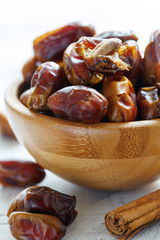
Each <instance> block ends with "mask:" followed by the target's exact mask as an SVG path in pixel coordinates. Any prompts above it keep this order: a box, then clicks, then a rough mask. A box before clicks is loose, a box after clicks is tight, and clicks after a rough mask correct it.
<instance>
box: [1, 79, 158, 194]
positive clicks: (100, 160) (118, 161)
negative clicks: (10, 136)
mask: <svg viewBox="0 0 160 240" xmlns="http://www.w3.org/2000/svg"><path fill="white" fill-rule="evenodd" d="M20 83H21V81H17V82H15V83H13V84H12V85H11V86H10V87H9V89H8V91H7V93H6V98H5V99H6V109H7V113H8V117H9V121H10V124H11V126H12V128H13V130H14V132H15V134H16V136H17V138H18V139H19V141H20V142H22V143H23V144H24V145H25V147H26V148H27V150H28V151H29V152H30V153H31V154H32V156H33V157H34V158H35V159H36V161H37V162H38V163H39V164H40V165H42V166H43V167H44V168H46V169H49V170H51V171H52V172H54V173H55V174H57V175H59V176H61V177H63V178H64V179H67V180H69V181H71V182H74V183H76V184H79V185H82V186H87V187H89V188H95V189H101V190H122V189H131V188H134V187H137V186H139V185H141V184H143V183H146V182H149V181H152V180H153V179H155V178H156V177H158V176H159V173H160V148H159V145H160V119H156V120H146V121H134V122H127V123H98V124H83V123H78V122H72V121H67V120H63V119H57V118H54V117H50V116H46V115H42V114H38V113H34V112H32V111H30V110H29V109H28V108H27V107H25V106H24V105H22V104H21V102H20V101H19V99H18V97H17V95H18V89H19V86H20Z"/></svg>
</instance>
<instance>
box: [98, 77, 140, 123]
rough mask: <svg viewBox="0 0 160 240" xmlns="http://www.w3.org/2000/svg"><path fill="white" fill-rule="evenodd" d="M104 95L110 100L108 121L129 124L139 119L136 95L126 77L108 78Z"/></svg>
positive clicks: (104, 83) (104, 85)
mask: <svg viewBox="0 0 160 240" xmlns="http://www.w3.org/2000/svg"><path fill="white" fill-rule="evenodd" d="M102 94H103V95H104V96H105V97H106V98H107V100H108V111H107V119H108V120H109V121H111V122H128V121H134V120H136V118H137V107H136V94H135V92H134V88H133V86H132V83H131V82H130V81H129V80H128V79H127V78H126V77H125V76H121V75H118V76H111V77H107V78H106V79H105V80H104V82H103V89H102Z"/></svg>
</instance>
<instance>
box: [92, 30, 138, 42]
mask: <svg viewBox="0 0 160 240" xmlns="http://www.w3.org/2000/svg"><path fill="white" fill-rule="evenodd" d="M95 37H96V38H103V39H107V38H119V39H121V40H122V42H125V41H128V40H134V41H137V40H138V37H137V36H136V35H135V33H134V32H133V31H128V32H122V31H106V32H103V33H100V34H98V35H95Z"/></svg>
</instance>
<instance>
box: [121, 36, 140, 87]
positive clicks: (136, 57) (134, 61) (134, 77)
mask: <svg viewBox="0 0 160 240" xmlns="http://www.w3.org/2000/svg"><path fill="white" fill-rule="evenodd" d="M123 45H127V46H130V49H128V51H127V52H126V53H125V54H124V57H125V60H124V61H125V62H126V63H127V64H129V65H130V66H131V69H130V71H128V72H126V73H125V76H126V77H127V78H128V79H129V80H130V81H131V83H132V84H133V87H134V88H137V87H139V86H140V84H141V77H142V57H141V54H140V51H139V48H138V45H137V42H136V41H133V40H128V41H126V42H124V43H123Z"/></svg>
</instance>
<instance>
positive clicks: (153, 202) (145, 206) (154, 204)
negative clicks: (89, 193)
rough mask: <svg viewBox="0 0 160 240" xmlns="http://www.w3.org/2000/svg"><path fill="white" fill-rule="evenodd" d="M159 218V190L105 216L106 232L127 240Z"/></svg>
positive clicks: (120, 239)
mask: <svg viewBox="0 0 160 240" xmlns="http://www.w3.org/2000/svg"><path fill="white" fill-rule="evenodd" d="M159 218H160V190H157V191H155V192H152V193H150V194H148V195H146V196H144V197H142V198H139V199H137V200H135V201H133V202H130V203H128V204H126V205H123V206H121V207H119V208H117V209H115V210H113V211H111V212H109V213H107V214H106V215H105V225H106V228H107V229H108V231H109V232H110V233H111V234H112V235H114V236H119V237H118V239H119V240H129V239H131V237H133V236H134V235H135V234H136V233H137V232H138V231H140V230H141V229H142V228H144V227H145V226H147V225H149V224H150V223H152V222H154V221H155V220H157V219H159Z"/></svg>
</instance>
